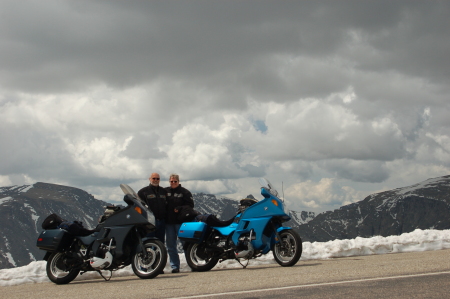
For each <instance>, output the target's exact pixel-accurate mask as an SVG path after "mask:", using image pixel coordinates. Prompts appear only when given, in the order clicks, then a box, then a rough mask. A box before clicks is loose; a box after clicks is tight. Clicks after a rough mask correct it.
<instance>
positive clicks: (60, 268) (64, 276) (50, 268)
mask: <svg viewBox="0 0 450 299" xmlns="http://www.w3.org/2000/svg"><path fill="white" fill-rule="evenodd" d="M66 258H67V256H66V255H65V254H64V253H62V252H54V253H52V254H51V255H50V257H49V258H48V260H47V266H46V270H47V276H48V278H49V279H50V280H51V281H52V282H54V283H56V284H67V283H69V282H71V281H72V280H74V279H75V278H76V277H77V276H78V273H80V269H79V268H70V266H68V265H67V260H66Z"/></svg>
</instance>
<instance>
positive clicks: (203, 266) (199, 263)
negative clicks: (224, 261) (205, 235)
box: [186, 243, 219, 272]
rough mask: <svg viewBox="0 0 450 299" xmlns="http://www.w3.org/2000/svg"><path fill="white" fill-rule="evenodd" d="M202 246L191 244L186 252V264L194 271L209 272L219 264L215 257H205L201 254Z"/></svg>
mask: <svg viewBox="0 0 450 299" xmlns="http://www.w3.org/2000/svg"><path fill="white" fill-rule="evenodd" d="M203 246H204V244H197V243H191V244H189V246H188V248H187V250H186V262H187V264H188V265H189V267H191V269H192V270H194V271H198V272H204V271H209V270H211V269H212V268H214V266H215V265H217V263H218V262H219V258H217V257H211V258H210V257H205V254H202V250H204V248H203Z"/></svg>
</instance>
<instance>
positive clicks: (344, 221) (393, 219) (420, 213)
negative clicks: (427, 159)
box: [298, 176, 450, 242]
mask: <svg viewBox="0 0 450 299" xmlns="http://www.w3.org/2000/svg"><path fill="white" fill-rule="evenodd" d="M417 228H418V229H449V228H450V176H443V177H438V178H433V179H428V180H426V181H423V182H421V183H418V184H415V185H412V186H408V187H403V188H397V189H393V190H389V191H384V192H380V193H376V194H372V195H369V196H368V197H366V198H365V199H364V200H362V201H359V202H356V203H352V204H350V205H346V206H343V207H341V208H339V209H337V210H335V211H332V212H331V211H330V212H325V213H321V214H319V215H317V216H316V217H315V218H314V219H313V220H311V221H310V222H308V223H306V224H303V225H300V227H299V228H298V229H299V232H300V235H301V236H302V239H303V241H311V242H313V241H318V242H325V241H330V240H335V239H353V238H356V237H372V236H376V235H380V236H385V237H386V236H390V235H400V234H402V233H407V232H412V231H414V230H415V229H417Z"/></svg>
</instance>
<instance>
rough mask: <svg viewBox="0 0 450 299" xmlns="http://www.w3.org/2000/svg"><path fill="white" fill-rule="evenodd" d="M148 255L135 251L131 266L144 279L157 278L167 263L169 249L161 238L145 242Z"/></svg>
mask: <svg viewBox="0 0 450 299" xmlns="http://www.w3.org/2000/svg"><path fill="white" fill-rule="evenodd" d="M144 247H145V250H146V252H147V255H146V256H144V254H143V253H141V252H138V253H135V254H134V255H133V257H132V262H131V268H132V269H133V272H134V274H136V276H137V277H139V278H142V279H150V278H155V277H156V276H158V275H159V274H161V273H162V272H163V270H164V267H165V266H166V263H167V249H166V247H165V246H164V244H163V243H162V242H161V241H159V240H147V241H145V242H144Z"/></svg>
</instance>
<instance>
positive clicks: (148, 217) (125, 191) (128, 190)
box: [120, 184, 156, 225]
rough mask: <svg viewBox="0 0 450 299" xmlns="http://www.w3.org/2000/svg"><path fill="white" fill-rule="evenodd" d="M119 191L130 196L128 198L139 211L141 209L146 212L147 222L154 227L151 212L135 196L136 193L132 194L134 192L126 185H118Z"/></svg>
mask: <svg viewBox="0 0 450 299" xmlns="http://www.w3.org/2000/svg"><path fill="white" fill-rule="evenodd" d="M120 189H122V191H123V193H125V195H131V196H129V197H128V198H129V199H131V200H132V201H133V203H134V204H135V205H136V206H138V207H140V208H141V209H143V210H144V211H145V212H146V214H147V215H146V216H147V220H148V222H150V223H151V224H153V225H155V223H156V221H155V215H153V212H152V211H150V210H149V209H148V208H147V205H146V204H145V202H144V201H143V200H142V199H141V198H140V197H139V195H137V193H136V192H134V190H133V189H132V188H131V187H130V186H128V185H127V184H120Z"/></svg>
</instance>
